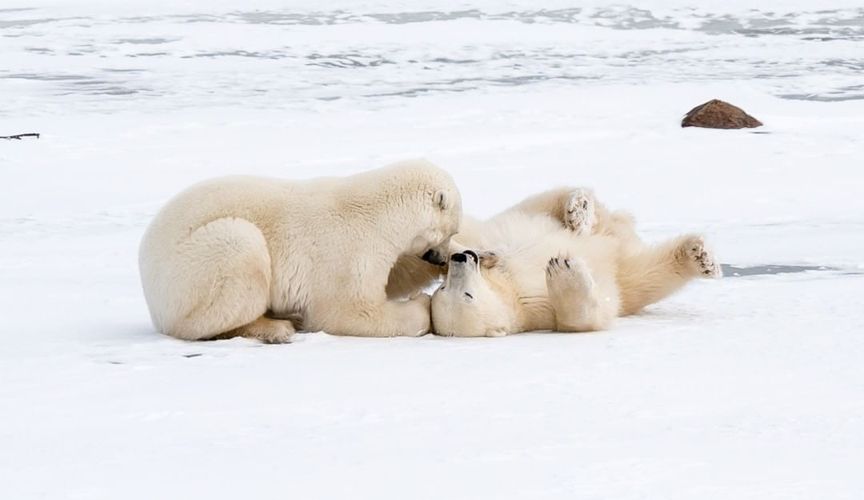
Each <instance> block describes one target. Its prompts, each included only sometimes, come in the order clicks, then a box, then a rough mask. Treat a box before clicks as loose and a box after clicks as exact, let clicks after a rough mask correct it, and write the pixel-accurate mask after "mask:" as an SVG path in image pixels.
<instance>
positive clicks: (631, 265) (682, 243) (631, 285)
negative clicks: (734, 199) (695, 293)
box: [618, 235, 722, 315]
mask: <svg viewBox="0 0 864 500" xmlns="http://www.w3.org/2000/svg"><path fill="white" fill-rule="evenodd" d="M720 276H722V272H721V270H720V264H719V263H717V261H716V260H714V256H713V254H712V253H711V252H710V251H709V250H708V249H707V247H706V245H705V239H704V238H703V237H702V236H699V235H685V236H680V237H678V238H675V239H673V240H671V241H669V242H666V243H663V244H661V245H659V246H656V247H644V248H642V249H637V250H636V251H633V252H630V253H629V254H625V255H623V256H622V257H621V259H620V262H619V266H618V283H619V286H620V288H621V300H622V307H621V313H622V314H625V315H626V314H633V313H636V312H639V311H640V310H641V309H642V308H643V307H645V306H647V305H649V304H653V303H654V302H657V301H659V300H661V299H663V298H665V297H668V296H669V295H671V294H672V293H674V292H675V291H677V290H678V289H679V288H681V287H682V286H684V285H685V284H687V282H689V281H690V280H693V279H695V278H719V277H720Z"/></svg>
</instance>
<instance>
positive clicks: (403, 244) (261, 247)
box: [139, 161, 462, 343]
mask: <svg viewBox="0 0 864 500" xmlns="http://www.w3.org/2000/svg"><path fill="white" fill-rule="evenodd" d="M461 216H462V203H461V199H460V197H459V191H458V190H457V189H456V186H455V184H454V183H453V180H452V179H451V177H450V176H449V175H448V174H447V173H446V172H444V171H443V170H441V169H439V168H438V167H436V166H434V165H432V164H431V163H428V162H424V161H411V162H403V163H400V164H396V165H392V166H390V167H386V168H383V169H379V170H373V171H370V172H366V173H362V174H358V175H354V176H350V177H344V178H320V179H312V180H307V181H282V180H276V179H263V178H255V177H227V178H222V179H215V180H212V181H207V182H203V183H201V184H198V185H195V186H193V187H191V188H189V189H188V190H186V191H184V192H183V193H180V194H179V195H177V196H176V197H175V198H174V199H173V200H171V201H170V202H169V203H168V204H167V205H166V206H165V207H164V208H163V209H162V210H161V211H160V212H159V214H157V215H156V218H155V219H154V220H153V222H152V223H151V224H150V227H149V228H148V229H147V232H146V233H145V235H144V239H143V241H142V242H141V249H140V255H139V260H140V262H139V263H140V270H141V281H142V284H143V287H144V295H145V298H146V300H147V305H148V307H149V309H150V315H151V317H152V319H153V323H154V324H155V325H156V327H157V328H158V329H159V330H160V331H162V332H163V333H166V334H168V335H172V336H174V337H178V338H181V339H187V340H198V339H211V338H216V337H230V336H245V337H253V338H258V339H261V340H263V341H265V342H276V343H278V342H287V341H288V340H289V337H290V335H291V334H292V333H293V332H294V331H295V330H296V329H298V328H300V327H301V326H302V328H303V329H306V330H312V331H315V330H325V331H327V332H329V333H333V334H338V335H358V336H395V335H421V334H424V333H426V332H428V331H429V327H430V324H429V297H428V296H426V295H420V296H418V297H416V298H414V299H412V300H408V301H395V300H390V299H389V298H388V294H387V292H386V291H385V287H388V279H389V280H391V281H393V282H394V283H397V282H398V284H399V292H401V293H403V294H407V293H409V292H412V291H413V292H415V293H416V292H419V291H420V290H421V289H422V287H423V286H424V285H426V284H427V283H426V281H427V280H429V279H432V278H434V274H435V273H437V271H434V272H430V271H429V270H428V269H427V270H426V273H425V274H424V273H417V272H416V269H417V267H418V264H417V262H420V259H419V258H417V257H416V256H424V257H425V258H426V260H429V261H435V262H436V263H437V264H443V263H444V259H443V258H442V257H445V256H446V255H447V254H448V253H447V252H448V250H447V249H448V248H449V244H450V237H451V236H452V235H453V234H454V233H455V232H456V231H457V230H458V228H459V221H460V219H461ZM439 255H440V256H439ZM397 260H398V261H399V262H400V263H405V262H407V263H409V264H411V265H410V266H405V268H404V269H403V267H402V266H403V265H404V264H400V266H396V267H395V268H394V264H396V263H397ZM403 274H404V275H407V276H403ZM390 287H391V288H392V285H391V286H390Z"/></svg>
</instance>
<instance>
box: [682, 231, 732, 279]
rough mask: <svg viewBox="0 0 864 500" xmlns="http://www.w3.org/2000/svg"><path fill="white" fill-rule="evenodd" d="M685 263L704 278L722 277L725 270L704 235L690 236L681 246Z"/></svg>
mask: <svg viewBox="0 0 864 500" xmlns="http://www.w3.org/2000/svg"><path fill="white" fill-rule="evenodd" d="M679 255H680V256H681V257H682V258H683V260H684V264H685V265H686V266H688V267H689V268H690V269H691V270H692V271H693V272H694V273H695V274H697V275H698V276H700V277H702V278H720V277H721V276H723V271H722V269H721V268H720V264H719V263H718V262H717V261H716V260H715V259H714V254H713V252H711V250H709V249H708V248H707V245H706V244H705V238H703V237H702V236H689V237H687V238H686V239H685V240H684V241H683V242H682V243H681V246H680V247H679Z"/></svg>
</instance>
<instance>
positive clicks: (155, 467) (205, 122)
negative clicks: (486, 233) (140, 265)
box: [0, 0, 864, 500]
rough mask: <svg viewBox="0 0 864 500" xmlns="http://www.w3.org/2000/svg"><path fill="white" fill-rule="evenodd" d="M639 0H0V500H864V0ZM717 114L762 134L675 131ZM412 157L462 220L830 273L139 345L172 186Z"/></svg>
mask: <svg viewBox="0 0 864 500" xmlns="http://www.w3.org/2000/svg"><path fill="white" fill-rule="evenodd" d="M240 4H243V5H242V6H240ZM631 5H633V6H626V5H622V4H621V3H616V2H609V1H586V2H580V5H579V7H574V6H573V5H571V4H569V3H566V2H558V1H554V0H545V1H543V2H532V1H528V0H517V1H492V0H476V1H460V2H431V1H418V2H404V3H398V2H395V1H385V0H371V1H360V2H348V1H347V0H337V1H333V2H326V4H325V3H324V2H313V1H306V2H298V1H293V2H292V1H287V2H285V1H276V0H273V1H267V0H263V1H256V2H246V3H243V2H240V3H237V2H233V1H231V2H229V1H227V0H214V1H207V0H189V1H183V2H179V1H169V0H151V1H146V2H145V1H143V0H135V1H127V2H119V1H107V0H86V1H85V0H67V1H62V0H13V1H12V2H3V4H2V6H0V96H2V101H0V135H7V134H13V133H20V132H31V131H33V132H41V133H42V134H43V136H42V138H41V139H39V140H23V141H0V319H2V321H0V498H3V499H7V498H8V499H31V498H46V499H55V498H64V499H66V498H76V499H116V498H125V499H138V498H140V499H152V498H197V497H207V498H238V497H246V498H289V497H298V498H321V499H330V498H375V499H390V498H392V499H404V498H454V499H463V498H464V499H486V498H488V499H547V498H548V499H551V498H555V499H577V498H578V499H609V498H614V499H618V500H621V499H658V500H659V499H662V500H674V499H682V500H684V499H687V500H691V499H694V498H698V499H701V500H708V499H736V500H740V499H749V498H753V499H759V500H767V499H802V500H804V499H807V500H809V499H813V498H820V499H858V498H860V496H861V492H862V491H864V479H862V476H861V474H860V464H861V463H862V462H864V335H862V333H864V307H862V305H864V304H862V302H864V301H862V295H864V173H862V170H861V169H862V163H861V161H862V160H861V158H862V156H864V136H862V134H861V131H862V130H864V80H862V76H861V75H862V70H864V7H862V6H861V4H860V1H855V2H852V1H843V0H830V1H826V2H819V4H818V7H816V6H815V3H813V2H804V1H798V0H793V1H783V2H781V1H779V0H776V1H771V0H769V1H765V2H758V7H754V6H755V5H757V3H753V2H749V1H748V2H744V1H739V0H731V1H725V2H720V1H716V2H715V1H712V2H696V1H695V0H648V1H646V2H639V3H638V4H637V3H635V2H634V3H632V4H631ZM714 97H719V98H723V99H726V100H728V101H731V102H733V103H735V104H738V105H740V106H742V107H744V108H745V109H746V110H747V111H749V112H751V113H752V114H753V115H755V116H756V117H758V118H759V119H761V120H762V121H763V122H765V124H766V126H765V127H763V128H761V129H757V130H755V131H712V130H697V129H681V128H680V127H679V126H678V123H679V120H680V117H681V116H682V114H683V113H684V112H686V111H687V110H688V109H690V108H691V107H693V106H695V105H696V104H699V103H701V102H704V101H705V100H707V99H710V98H714ZM419 156H424V157H428V158H430V159H432V160H433V161H436V162H437V163H439V164H440V165H442V166H443V167H445V168H447V169H448V170H449V171H450V172H452V174H453V175H454V176H455V177H456V179H457V181H458V182H459V185H460V187H461V189H462V193H463V197H464V201H465V206H466V209H467V211H469V212H471V213H473V214H475V215H491V214H493V213H495V212H496V211H498V210H500V209H502V208H504V207H506V206H507V205H509V204H511V203H514V202H516V201H517V200H518V199H520V198H521V197H523V196H525V195H528V194H530V193H533V192H536V191H539V190H541V189H544V188H547V187H551V186H555V185H560V184H574V185H589V186H592V187H594V188H595V189H596V190H597V192H598V194H599V195H600V196H601V197H602V198H603V199H605V200H607V202H608V204H609V205H611V206H615V207H620V208H626V209H630V210H632V211H633V212H634V213H635V214H636V215H637V218H638V219H639V221H640V224H641V227H642V228H643V230H644V233H645V235H646V237H648V238H649V239H660V238H663V237H666V236H670V235H673V234H676V233H679V232H685V231H702V232H704V233H706V234H707V235H708V237H709V238H710V240H711V241H713V242H714V246H715V248H716V251H717V253H718V255H719V256H720V258H721V260H722V261H723V262H725V263H728V264H732V265H735V266H738V267H755V268H756V269H757V270H759V269H761V267H760V266H764V265H769V264H774V265H778V264H784V265H802V266H813V267H819V266H824V267H825V268H826V269H824V270H817V271H809V272H800V273H791V274H762V275H754V276H748V277H728V278H726V279H723V280H721V281H718V282H699V283H695V284H693V285H692V286H690V287H688V288H687V289H686V290H684V291H683V292H681V293H680V294H678V295H676V296H675V297H673V298H671V299H670V300H667V301H665V302H662V303H660V304H658V305H656V306H654V307H651V308H650V309H649V310H648V311H647V312H645V313H644V314H642V315H639V316H637V317H632V318H625V319H622V320H621V321H620V322H619V323H618V324H617V325H616V327H615V328H614V329H613V330H611V331H608V332H603V333H597V334H586V335H564V334H549V333H536V334H526V335H519V336H513V337H507V338H501V339H476V340H474V339H451V338H437V337H433V336H426V337H423V338H419V339H401V338H397V339H384V340H372V339H351V338H335V337H330V336H327V335H326V334H324V333H315V334H304V335H301V336H299V337H298V338H297V340H296V342H295V343H294V344H291V345H284V346H264V345H260V344H257V343H254V342H250V341H246V340H241V339H235V340H230V341H218V342H208V343H185V342H180V341H176V340H173V339H171V338H166V337H164V336H161V335H159V334H157V333H155V332H154V331H153V329H152V327H151V325H150V323H149V319H148V315H147V311H146V306H145V304H144V301H143V297H142V295H141V292H140V289H139V283H138V277H137V255H136V254H137V244H138V241H139V239H140V237H141V234H142V231H143V229H144V227H145V226H146V224H147V222H148V221H149V219H150V218H151V217H152V215H153V214H154V213H155V211H156V210H157V209H158V207H159V206H160V205H161V204H162V203H163V202H164V201H165V200H166V199H167V197H169V196H170V195H172V194H173V193H175V192H177V191H178V190H180V189H181V188H183V187H185V186H186V185H188V184H190V183H191V182H194V181H196V180H199V179H202V178H205V177H211V176H216V175H220V174H226V173H248V174H261V175H272V176H282V177H310V176H315V175H332V174H343V173H350V172H355V171H358V170H361V169H365V168H370V167H374V166H379V165H382V164H384V163H387V162H389V161H392V160H397V159H402V158H406V157H419Z"/></svg>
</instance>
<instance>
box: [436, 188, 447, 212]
mask: <svg viewBox="0 0 864 500" xmlns="http://www.w3.org/2000/svg"><path fill="white" fill-rule="evenodd" d="M434 199H435V204H436V205H438V209H439V210H447V195H446V194H444V191H437V192H436V193H435V195H434Z"/></svg>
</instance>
